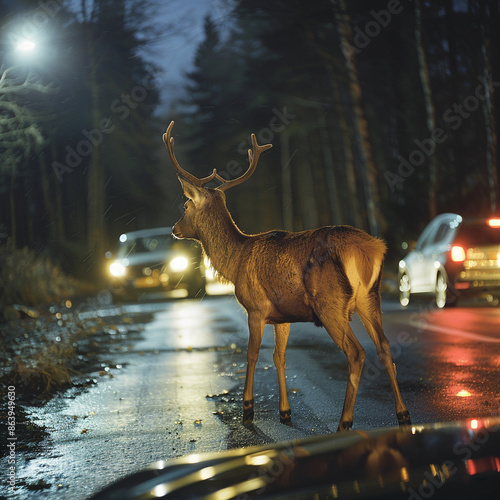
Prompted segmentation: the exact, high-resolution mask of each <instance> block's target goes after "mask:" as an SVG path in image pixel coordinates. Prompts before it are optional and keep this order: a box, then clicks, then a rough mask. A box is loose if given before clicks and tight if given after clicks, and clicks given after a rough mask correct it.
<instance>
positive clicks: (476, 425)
mask: <svg viewBox="0 0 500 500" xmlns="http://www.w3.org/2000/svg"><path fill="white" fill-rule="evenodd" d="M469 427H470V428H471V429H478V428H479V422H478V421H477V420H476V419H475V418H474V419H472V420H471V421H470V423H469Z"/></svg>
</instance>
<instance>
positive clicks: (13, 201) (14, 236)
mask: <svg viewBox="0 0 500 500" xmlns="http://www.w3.org/2000/svg"><path fill="white" fill-rule="evenodd" d="M15 180H16V162H14V161H13V162H12V172H11V175H10V196H9V203H10V233H11V234H10V241H11V243H12V246H14V247H15V246H16V241H17V221H16V197H15V189H14V188H15Z"/></svg>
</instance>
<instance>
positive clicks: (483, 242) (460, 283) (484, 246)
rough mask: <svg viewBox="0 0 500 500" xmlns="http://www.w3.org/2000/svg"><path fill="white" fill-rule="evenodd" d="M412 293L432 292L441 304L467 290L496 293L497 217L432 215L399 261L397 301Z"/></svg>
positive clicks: (499, 288)
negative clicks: (467, 217)
mask: <svg viewBox="0 0 500 500" xmlns="http://www.w3.org/2000/svg"><path fill="white" fill-rule="evenodd" d="M413 294H433V295H434V296H435V300H436V305H437V306H438V307H440V308H441V307H445V306H449V305H455V304H456V302H457V299H459V298H460V297H462V296H465V295H471V294H476V295H477V294H485V295H487V296H488V297H489V298H493V295H496V294H500V218H498V217H491V218H475V219H465V218H462V217H461V216H460V215H458V214H450V213H447V214H441V215H438V216H437V217H436V218H435V219H433V220H432V221H431V222H430V223H429V225H428V226H427V227H426V228H425V229H424V231H423V232H422V234H421V235H420V237H419V238H418V240H417V243H416V245H415V248H414V249H413V250H412V251H411V252H410V253H409V254H408V255H406V257H404V258H403V259H402V260H401V261H400V262H399V300H400V302H401V305H403V306H407V305H408V304H409V302H410V297H411V295H413Z"/></svg>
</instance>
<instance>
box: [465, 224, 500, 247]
mask: <svg viewBox="0 0 500 500" xmlns="http://www.w3.org/2000/svg"><path fill="white" fill-rule="evenodd" d="M456 240H457V241H464V242H467V243H468V244H469V245H476V246H484V245H500V228H498V227H490V226H488V225H487V224H485V223H482V224H478V223H474V224H462V225H461V226H460V227H459V229H458V233H457V237H456Z"/></svg>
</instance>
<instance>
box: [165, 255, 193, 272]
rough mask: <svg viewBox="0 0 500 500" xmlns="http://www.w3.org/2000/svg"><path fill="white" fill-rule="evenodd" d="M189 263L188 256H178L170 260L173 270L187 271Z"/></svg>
mask: <svg viewBox="0 0 500 500" xmlns="http://www.w3.org/2000/svg"><path fill="white" fill-rule="evenodd" d="M188 265H189V262H188V260H187V259H186V257H176V258H175V259H172V261H171V262H170V269H172V271H185V270H186V269H187V267H188Z"/></svg>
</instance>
